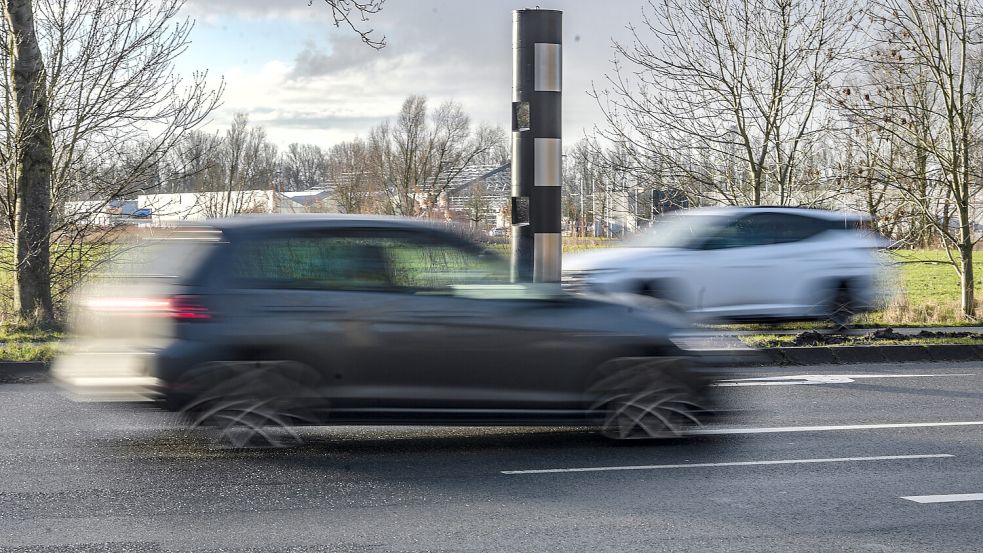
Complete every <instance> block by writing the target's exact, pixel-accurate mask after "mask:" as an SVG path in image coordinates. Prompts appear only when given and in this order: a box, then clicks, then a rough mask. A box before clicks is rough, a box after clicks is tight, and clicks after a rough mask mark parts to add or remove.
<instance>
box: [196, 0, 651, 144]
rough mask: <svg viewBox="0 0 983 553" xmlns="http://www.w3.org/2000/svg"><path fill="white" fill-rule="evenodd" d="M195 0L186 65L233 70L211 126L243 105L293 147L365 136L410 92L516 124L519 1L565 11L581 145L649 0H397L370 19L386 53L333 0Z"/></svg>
mask: <svg viewBox="0 0 983 553" xmlns="http://www.w3.org/2000/svg"><path fill="white" fill-rule="evenodd" d="M307 3H308V0H187V6H186V11H187V13H188V15H189V16H192V17H194V18H195V19H197V26H196V28H195V30H194V31H193V34H192V37H191V38H192V40H193V44H192V46H191V48H190V49H189V50H188V52H187V53H186V54H185V55H184V56H183V57H182V58H181V59H180V62H179V69H180V70H181V71H182V72H185V73H190V72H191V71H194V70H202V69H207V70H208V71H209V74H210V75H212V76H213V77H215V78H218V77H224V79H225V82H226V86H227V88H226V94H225V98H224V106H223V107H222V108H221V111H220V112H219V113H217V114H216V115H215V117H214V121H213V122H212V124H211V128H221V127H224V126H225V125H227V124H228V122H229V121H230V120H231V116H232V114H233V113H234V112H236V111H245V112H247V113H248V114H249V116H250V118H251V121H253V122H256V123H259V124H262V125H263V126H264V127H266V129H267V131H268V132H269V135H270V138H271V139H272V140H273V141H274V142H276V143H278V144H280V145H281V146H285V145H286V144H289V143H291V142H309V143H314V144H318V145H320V146H330V145H332V144H334V143H336V142H339V141H342V140H347V139H350V138H352V137H354V136H357V135H362V136H364V135H365V134H366V133H367V130H368V129H369V128H370V127H371V126H373V125H375V124H377V123H378V122H380V121H382V120H384V119H386V118H392V117H393V116H394V115H395V114H396V112H397V111H398V110H399V106H400V104H401V103H402V101H403V99H404V98H405V97H406V96H407V95H409V94H423V95H426V96H428V97H429V98H430V99H431V101H432V102H433V103H438V102H440V101H443V100H447V99H453V100H456V101H458V102H460V103H461V104H463V106H464V109H465V110H466V111H467V112H468V113H470V114H471V115H472V117H473V119H474V120H475V121H486V122H489V123H492V124H496V125H501V126H503V127H506V128H508V125H509V102H510V101H511V63H512V57H511V41H512V10H514V9H520V8H526V7H536V6H537V5H538V6H539V7H541V8H548V9H559V10H563V12H564V15H563V43H564V44H563V65H564V68H563V79H564V83H563V84H564V91H563V92H564V94H563V111H564V114H563V117H564V121H563V135H564V141H565V142H567V143H568V144H569V143H572V142H574V141H576V140H577V139H578V138H580V137H581V136H583V134H584V132H585V130H590V128H591V127H592V126H593V125H594V124H595V123H597V122H598V121H599V112H598V110H597V108H596V105H595V102H594V100H593V99H592V98H590V97H589V96H588V95H587V90H588V89H589V88H590V87H591V83H592V82H597V83H598V84H599V85H601V84H603V83H602V81H603V78H604V74H605V72H608V71H609V70H610V67H611V65H610V61H609V60H610V59H611V57H612V54H611V40H612V38H615V39H618V40H630V34H629V33H628V31H627V30H626V29H625V26H626V25H627V24H628V22H629V21H631V20H637V19H638V16H639V14H640V13H641V4H642V0H606V1H605V0H596V1H594V0H539V2H538V4H522V3H516V2H508V1H503V0H387V1H386V4H385V8H384V9H383V11H382V12H381V13H379V14H376V15H375V16H373V17H372V20H371V21H370V22H369V23H368V25H369V26H370V27H372V28H374V29H375V30H376V36H381V35H385V37H386V41H387V43H388V45H387V46H386V48H384V49H383V50H381V51H375V50H373V49H372V48H370V47H368V46H365V45H364V44H362V43H361V42H360V41H359V39H358V37H357V35H355V34H354V33H353V32H351V31H350V30H346V29H336V28H335V27H334V26H333V25H332V23H331V19H330V17H329V15H330V13H329V10H328V8H327V6H325V5H324V4H323V2H322V0H314V4H313V5H312V6H310V7H308V5H307Z"/></svg>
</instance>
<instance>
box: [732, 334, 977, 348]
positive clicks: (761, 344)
mask: <svg viewBox="0 0 983 553" xmlns="http://www.w3.org/2000/svg"><path fill="white" fill-rule="evenodd" d="M795 338H796V337H795V335H791V334H755V335H750V336H741V337H740V340H741V341H742V342H744V343H745V344H747V345H749V346H751V347H755V348H778V347H797V346H798V344H796V343H795ZM843 338H844V341H843V342H840V343H835V344H828V345H831V346H871V345H878V346H893V345H909V346H926V345H933V344H963V345H974V346H977V345H983V335H978V336H949V337H932V338H922V337H914V336H913V337H911V338H908V339H905V340H881V339H876V338H873V337H871V336H869V335H865V336H844V337H843ZM806 347H808V346H806Z"/></svg>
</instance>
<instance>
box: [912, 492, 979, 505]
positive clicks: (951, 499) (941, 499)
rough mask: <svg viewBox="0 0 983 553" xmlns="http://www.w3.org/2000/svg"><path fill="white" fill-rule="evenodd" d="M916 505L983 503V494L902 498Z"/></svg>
mask: <svg viewBox="0 0 983 553" xmlns="http://www.w3.org/2000/svg"><path fill="white" fill-rule="evenodd" d="M901 499H907V500H908V501H914V502H915V503H955V502H957V501H983V493H954V494H949V495H909V496H905V497H902V498H901Z"/></svg>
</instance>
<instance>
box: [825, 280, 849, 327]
mask: <svg viewBox="0 0 983 553" xmlns="http://www.w3.org/2000/svg"><path fill="white" fill-rule="evenodd" d="M855 316H856V309H855V308H854V301H853V294H852V293H851V292H850V288H849V287H848V286H847V285H846V284H841V285H840V286H838V287H837V288H836V290H835V291H834V292H833V295H832V298H831V299H830V303H829V322H830V323H831V324H832V325H833V328H835V329H836V330H837V331H844V330H848V329H849V328H850V323H851V322H852V321H853V318H854V317H855Z"/></svg>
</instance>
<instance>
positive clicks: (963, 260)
mask: <svg viewBox="0 0 983 553" xmlns="http://www.w3.org/2000/svg"><path fill="white" fill-rule="evenodd" d="M965 192H968V190H966V191H965ZM958 209H959V263H960V275H959V277H960V283H959V284H960V288H961V294H960V300H961V304H962V310H963V315H965V316H966V318H967V319H972V318H973V317H975V316H976V301H975V298H974V297H973V296H974V294H973V291H974V290H973V228H972V226H971V225H972V222H971V221H970V218H969V200H968V199H967V200H964V201H962V202H960V205H959V208H958Z"/></svg>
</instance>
